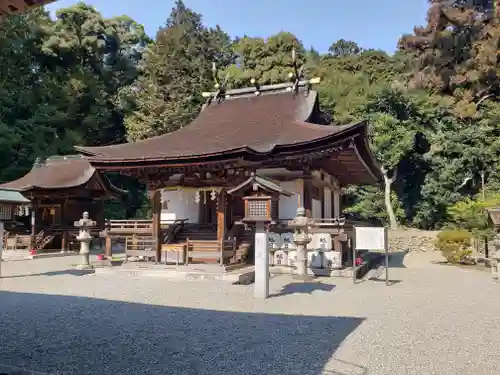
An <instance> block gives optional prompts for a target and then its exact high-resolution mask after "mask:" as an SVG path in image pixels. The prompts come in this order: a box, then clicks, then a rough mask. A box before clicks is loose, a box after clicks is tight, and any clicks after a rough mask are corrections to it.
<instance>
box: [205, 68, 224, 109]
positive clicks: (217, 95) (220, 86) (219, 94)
mask: <svg viewBox="0 0 500 375" xmlns="http://www.w3.org/2000/svg"><path fill="white" fill-rule="evenodd" d="M218 73H219V70H218V69H217V64H216V63H215V62H213V63H212V74H213V78H214V87H215V89H216V90H217V91H216V92H214V93H213V95H210V96H209V98H208V100H207V102H208V104H210V103H211V102H212V100H213V99H215V100H217V103H220V102H221V101H222V100H224V98H225V97H226V85H227V82H228V80H229V73H226V77H225V78H224V81H223V82H222V83H221V82H220V80H219V74H218ZM203 96H205V95H203Z"/></svg>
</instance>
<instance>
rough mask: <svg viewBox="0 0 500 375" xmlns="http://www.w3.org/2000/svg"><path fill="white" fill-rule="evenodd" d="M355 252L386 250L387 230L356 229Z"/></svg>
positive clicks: (379, 228) (381, 228)
mask: <svg viewBox="0 0 500 375" xmlns="http://www.w3.org/2000/svg"><path fill="white" fill-rule="evenodd" d="M355 233H356V238H355V246H356V250H385V249H386V248H387V228H384V227H356V228H355Z"/></svg>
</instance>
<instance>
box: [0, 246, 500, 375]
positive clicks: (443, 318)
mask: <svg viewBox="0 0 500 375" xmlns="http://www.w3.org/2000/svg"><path fill="white" fill-rule="evenodd" d="M429 261H430V259H429V257H428V256H427V255H425V254H410V255H408V256H407V257H406V258H405V260H404V266H401V267H398V268H392V269H391V273H390V277H391V279H393V280H397V281H399V282H397V283H395V284H393V285H392V286H390V287H386V286H385V284H384V283H383V282H377V281H366V282H364V283H361V284H358V285H353V284H352V281H351V280H348V279H332V280H328V281H323V282H322V283H321V284H301V283H298V282H297V281H295V280H293V279H292V278H291V277H289V276H280V277H276V278H273V279H272V280H271V289H272V292H273V293H274V295H273V298H270V299H268V300H267V301H255V300H254V299H253V298H252V286H233V285H228V284H225V283H220V282H208V281H203V282H199V281H198V282H196V281H194V282H171V281H167V280H164V279H161V278H143V279H134V278H126V277H123V276H122V277H120V278H116V277H115V278H113V277H110V276H96V275H84V276H81V275H79V274H77V273H74V272H67V271H66V270H69V269H71V265H72V264H76V262H77V261H76V258H73V257H67V258H54V259H38V260H34V261H18V262H5V263H3V276H4V278H3V279H1V280H0V335H1V336H0V364H3V365H9V366H15V367H19V368H26V369H30V370H32V371H38V372H39V373H48V374H77V375H78V374H89V375H90V374H96V375H97V374H110V375H111V374H134V375H142V374H152V375H154V374H162V375H163V374H178V375H180V374H193V375H194V374H203V375H204V374H207V375H209V374H210V375H213V374H231V375H240V374H241V375H253V374H259V375H275V374H276V375H278V374H280V375H281V374H287V375H288V374H294V375H295V374H297V375H299V374H300V375H309V374H310V375H319V374H324V375H351V374H352V375H361V374H362V375H368V374H369V375H412V374H419V375H421V374H425V375H431V374H440V375H441V374H446V375H454V374H474V375H482V374H484V375H486V374H487V375H491V374H500V356H498V352H499V351H500V349H499V348H500V314H499V311H500V298H498V296H499V293H500V284H498V283H494V282H493V281H492V280H491V277H490V275H489V273H487V272H481V271H476V270H464V269H460V268H455V267H445V266H440V265H435V264H431V263H430V262H429ZM2 371H6V370H4V369H2V367H1V366H0V373H1V372H2ZM9 373H10V374H14V372H12V371H11V372H9ZM26 374H27V373H26ZM19 375H21V373H19ZM22 375H24V374H22Z"/></svg>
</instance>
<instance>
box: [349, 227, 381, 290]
mask: <svg viewBox="0 0 500 375" xmlns="http://www.w3.org/2000/svg"><path fill="white" fill-rule="evenodd" d="M354 233H355V237H354V247H353V256H352V257H353V264H352V267H353V269H355V268H356V265H355V261H354V260H355V259H356V250H368V251H381V250H383V251H385V284H386V285H389V242H388V238H387V228H384V227H355V228H354ZM353 275H354V276H353V278H354V279H353V280H354V283H356V276H355V275H356V272H353Z"/></svg>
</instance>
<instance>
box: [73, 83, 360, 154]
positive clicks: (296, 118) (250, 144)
mask: <svg viewBox="0 0 500 375" xmlns="http://www.w3.org/2000/svg"><path fill="white" fill-rule="evenodd" d="M317 99H318V95H317V93H316V92H315V91H311V92H310V93H309V95H307V96H306V95H305V93H299V94H298V95H294V94H293V93H290V92H281V93H271V94H262V95H260V96H255V95H247V96H244V97H237V98H234V99H233V98H228V99H225V100H224V101H222V102H221V103H218V104H217V103H212V104H210V105H206V106H205V108H204V109H203V110H202V111H201V113H200V115H199V116H198V117H197V118H196V119H195V120H194V121H193V122H192V123H191V124H189V125H188V126H186V127H184V128H181V129H179V130H177V131H175V132H172V133H169V134H164V135H161V136H158V137H152V138H149V139H145V140H141V141H137V142H132V143H125V144H120V145H113V146H104V147H77V150H79V151H81V152H83V153H85V154H88V155H92V156H96V157H98V158H99V161H103V160H105V159H106V160H110V161H111V160H113V159H114V160H132V159H139V160H165V159H177V158H180V157H183V158H184V157H200V156H209V155H216V154H222V153H227V152H234V151H238V150H241V151H248V152H252V153H257V154H267V153H270V152H272V151H273V150H274V149H276V148H277V147H279V146H286V145H297V144H301V143H307V142H311V141H313V140H317V139H321V138H325V137H331V136H332V135H341V134H342V132H343V131H345V130H348V129H350V128H352V127H353V126H356V125H344V126H324V125H317V124H314V123H311V122H310V121H311V119H312V117H313V116H314V115H316V114H317V111H316V110H317V108H318V107H317Z"/></svg>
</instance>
